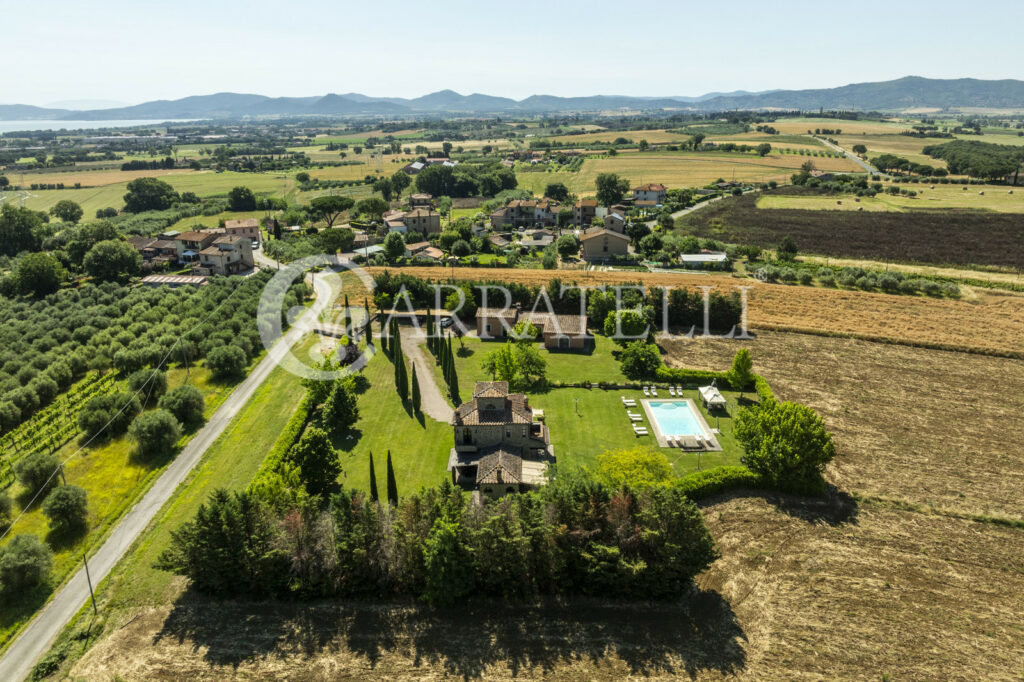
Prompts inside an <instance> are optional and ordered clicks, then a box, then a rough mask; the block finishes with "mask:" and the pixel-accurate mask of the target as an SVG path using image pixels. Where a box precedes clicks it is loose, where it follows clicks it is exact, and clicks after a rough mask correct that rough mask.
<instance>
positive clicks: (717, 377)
mask: <svg viewBox="0 0 1024 682" xmlns="http://www.w3.org/2000/svg"><path fill="white" fill-rule="evenodd" d="M655 378H656V379H657V380H658V381H663V382H665V383H685V384H688V385H693V386H697V385H704V384H707V383H709V382H712V381H720V382H723V383H724V384H725V385H726V386H730V385H731V384H730V383H729V375H728V374H727V373H725V372H714V371H712V370H706V369H686V368H683V367H667V366H665V365H662V366H661V367H659V368H658V372H657V374H656V375H655ZM743 388H744V390H748V391H749V390H750V389H751V388H753V390H754V391H756V392H757V395H758V397H759V398H761V400H766V399H768V398H774V397H775V394H774V393H773V392H772V387H771V386H769V385H768V381H767V380H766V379H765V378H764V377H763V376H761V375H760V374H755V375H754V381H753V386H750V385H748V386H744V387H743Z"/></svg>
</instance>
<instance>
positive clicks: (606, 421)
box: [424, 336, 756, 475]
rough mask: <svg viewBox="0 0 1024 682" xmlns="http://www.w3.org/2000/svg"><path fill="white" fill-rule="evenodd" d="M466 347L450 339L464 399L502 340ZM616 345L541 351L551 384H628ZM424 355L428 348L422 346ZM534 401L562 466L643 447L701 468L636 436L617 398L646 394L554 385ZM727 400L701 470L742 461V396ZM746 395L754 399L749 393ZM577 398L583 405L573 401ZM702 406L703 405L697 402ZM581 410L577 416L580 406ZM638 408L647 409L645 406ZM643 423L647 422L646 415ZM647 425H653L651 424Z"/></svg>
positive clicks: (684, 469)
mask: <svg viewBox="0 0 1024 682" xmlns="http://www.w3.org/2000/svg"><path fill="white" fill-rule="evenodd" d="M462 342H463V350H462V352H461V353H460V352H459V342H458V341H456V340H453V341H452V344H453V345H452V348H453V350H455V351H456V353H455V368H456V372H457V373H458V375H459V391H460V393H461V397H462V399H463V400H468V399H469V398H470V397H472V395H473V384H474V383H476V382H477V381H489V380H490V379H491V377H490V376H489V375H487V374H486V373H485V372H484V371H483V369H482V367H481V363H482V362H483V360H484V356H486V354H487V353H489V352H490V351H491V350H494V349H495V348H498V347H499V345H500V344H501V343H504V342H502V341H482V340H481V339H478V338H476V337H468V338H464V339H463V340H462ZM617 348H618V346H616V345H615V342H613V341H611V340H610V339H608V338H606V337H604V336H596V337H595V344H594V348H593V350H592V351H591V352H589V353H576V352H550V351H547V350H545V349H543V348H542V349H541V354H542V355H543V357H544V359H545V360H546V361H547V363H548V367H547V376H548V380H549V381H551V382H555V381H561V382H565V383H569V382H583V381H590V382H592V383H595V384H596V383H598V382H601V381H608V382H613V381H614V382H619V383H627V382H629V381H630V380H629V379H627V378H626V377H625V376H624V375H623V374H622V371H621V369H620V365H619V362H618V360H616V359H615V358H614V357H613V356H612V351H614V350H616V349H617ZM424 353H425V354H426V351H425V350H424ZM434 374H435V376H436V377H437V382H438V385H440V386H444V381H443V379H442V378H441V368H440V367H438V366H436V365H435V366H434ZM527 393H528V394H529V395H530V405H531V406H532V407H535V408H537V409H542V410H544V415H545V420H546V422H547V424H548V426H549V427H550V429H551V443H552V445H553V446H554V448H555V457H556V458H557V459H558V463H559V464H560V465H562V466H570V467H571V466H592V465H593V464H595V463H596V459H597V456H598V455H599V454H601V453H602V452H604V451H605V450H609V449H617V448H633V447H637V446H638V445H639V446H643V447H650V448H655V449H660V450H661V451H663V452H664V453H665V455H666V456H668V458H669V461H670V462H674V466H675V470H676V472H677V473H679V474H680V475H683V474H687V473H690V472H691V471H696V470H697V455H696V454H693V453H684V452H683V451H681V450H678V449H671V448H658V443H657V441H656V440H655V439H654V437H653V436H641V437H637V436H636V435H634V433H633V429H632V428H630V424H631V422H629V420H628V419H627V418H626V409H625V408H624V407H623V406H622V401H621V400H620V398H619V396H621V395H627V396H631V397H635V398H643V393H641V392H640V391H637V390H615V391H611V390H609V391H603V390H600V389H598V388H593V389H585V388H551V389H550V390H547V391H542V392H529V391H528V392H527ZM723 395H725V397H726V399H727V400H728V402H729V409H728V416H725V417H723V416H720V417H719V420H718V428H719V429H720V431H721V434H720V435H719V442H720V443H721V445H722V447H723V448H724V450H723V451H722V452H714V453H707V454H702V455H701V456H700V465H701V468H702V469H706V468H708V467H712V466H718V465H720V464H738V463H739V456H740V452H741V449H740V448H739V446H738V445H737V444H736V442H735V441H734V439H733V437H732V415H733V414H734V413H735V411H736V406H737V400H738V398H739V394H737V393H733V392H730V391H723ZM659 397H662V398H664V397H668V391H659ZM684 397H687V398H690V399H692V400H694V401H697V391H696V390H692V391H685V392H684ZM745 397H746V398H748V399H749V398H750V397H755V398H756V396H753V394H746V396H745ZM576 399H579V403H578V404H577V403H576V402H575V400H576ZM697 402H698V405H699V401H697ZM577 407H578V408H579V414H577V412H576V409H577ZM700 409H701V413H702V414H703V415H704V418H705V419H706V420H707V421H708V424H709V425H710V426H711V427H712V428H714V427H715V423H716V422H715V419H714V418H713V417H709V416H708V414H707V412H706V411H705V410H704V408H703V407H701V408H700ZM635 411H636V412H640V413H643V408H637V409H636V410H635ZM644 423H645V424H646V423H647V418H646V415H645V417H644ZM648 426H649V425H648Z"/></svg>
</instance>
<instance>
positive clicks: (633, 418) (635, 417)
mask: <svg viewBox="0 0 1024 682" xmlns="http://www.w3.org/2000/svg"><path fill="white" fill-rule="evenodd" d="M643 420H644V418H643V417H641V416H639V415H632V414H631V415H629V421H631V422H642V421H643Z"/></svg>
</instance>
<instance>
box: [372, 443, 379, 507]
mask: <svg viewBox="0 0 1024 682" xmlns="http://www.w3.org/2000/svg"><path fill="white" fill-rule="evenodd" d="M370 499H371V500H373V501H374V502H377V501H378V500H380V497H379V496H378V495H377V474H376V473H375V472H374V471H373V453H372V452H371V453H370Z"/></svg>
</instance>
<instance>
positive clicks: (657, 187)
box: [633, 182, 666, 204]
mask: <svg viewBox="0 0 1024 682" xmlns="http://www.w3.org/2000/svg"><path fill="white" fill-rule="evenodd" d="M665 194H666V189H665V185H662V184H661V183H655V182H649V183H647V184H646V185H640V186H639V187H634V188H633V201H634V202H641V201H653V202H654V203H655V204H663V203H665Z"/></svg>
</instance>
